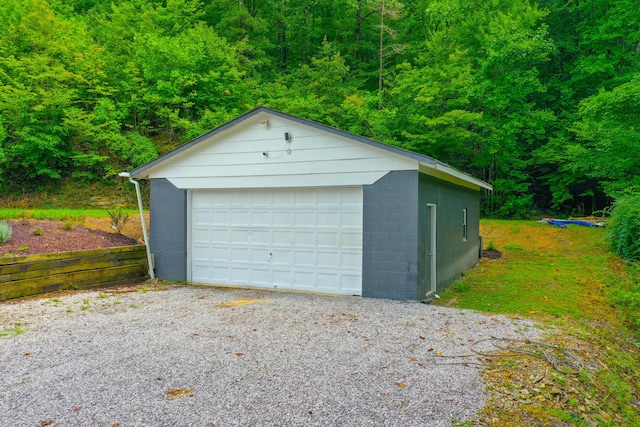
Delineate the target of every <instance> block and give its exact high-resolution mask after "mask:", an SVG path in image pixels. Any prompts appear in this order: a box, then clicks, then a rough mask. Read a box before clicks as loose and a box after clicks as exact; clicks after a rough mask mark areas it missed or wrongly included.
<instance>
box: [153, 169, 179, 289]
mask: <svg viewBox="0 0 640 427" xmlns="http://www.w3.org/2000/svg"><path fill="white" fill-rule="evenodd" d="M150 212H151V214H150V217H151V218H150V220H151V221H150V226H151V227H150V228H151V236H150V240H149V247H150V248H151V252H152V253H153V256H154V259H155V267H156V268H155V272H156V275H157V276H158V278H160V279H163V280H187V191H186V190H181V189H178V188H176V187H175V186H174V185H173V184H172V183H170V182H169V181H168V180H166V179H164V178H154V179H151V203H150Z"/></svg>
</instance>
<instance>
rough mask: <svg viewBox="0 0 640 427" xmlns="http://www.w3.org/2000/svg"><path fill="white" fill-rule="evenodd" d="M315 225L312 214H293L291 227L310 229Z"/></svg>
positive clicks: (313, 214)
mask: <svg viewBox="0 0 640 427" xmlns="http://www.w3.org/2000/svg"><path fill="white" fill-rule="evenodd" d="M315 223H316V218H315V213H314V212H305V211H303V212H295V213H294V217H293V226H294V227H301V228H309V227H312V226H313V225H314V224H315Z"/></svg>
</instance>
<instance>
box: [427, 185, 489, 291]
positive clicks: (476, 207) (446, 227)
mask: <svg viewBox="0 0 640 427" xmlns="http://www.w3.org/2000/svg"><path fill="white" fill-rule="evenodd" d="M419 181H420V191H419V194H420V197H419V199H420V208H419V211H420V213H419V218H420V225H419V228H420V238H419V255H418V256H419V258H420V260H421V262H420V269H419V281H418V283H419V286H418V299H419V300H420V299H422V298H424V296H425V294H426V293H427V292H428V291H429V290H430V289H431V286H430V283H429V281H430V271H429V269H430V264H429V262H428V242H429V231H430V212H429V209H428V208H427V203H435V204H437V205H438V207H437V228H438V229H437V234H436V240H437V243H436V244H437V258H436V262H437V275H436V277H437V285H436V286H437V289H438V290H442V289H443V288H445V287H447V286H448V285H449V284H451V283H452V282H453V281H454V280H456V279H457V278H458V277H460V275H461V274H462V273H463V272H465V271H467V270H468V269H470V268H471V267H473V266H474V265H476V264H477V262H478V250H479V247H478V246H479V233H480V230H479V226H480V192H479V191H478V190H472V189H469V188H466V187H461V186H458V185H454V184H451V183H449V182H446V181H443V180H440V179H437V178H434V177H431V176H427V175H424V174H421V175H420V180H419ZM465 208H466V209H467V239H466V240H464V239H463V209H465Z"/></svg>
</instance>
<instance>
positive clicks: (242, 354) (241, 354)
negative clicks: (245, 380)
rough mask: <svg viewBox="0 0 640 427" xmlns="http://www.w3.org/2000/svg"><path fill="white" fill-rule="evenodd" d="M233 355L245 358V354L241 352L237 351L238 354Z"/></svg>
mask: <svg viewBox="0 0 640 427" xmlns="http://www.w3.org/2000/svg"><path fill="white" fill-rule="evenodd" d="M233 354H235V355H236V356H244V353H241V352H239V351H237V352H235V353H233Z"/></svg>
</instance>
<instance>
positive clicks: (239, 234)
mask: <svg viewBox="0 0 640 427" xmlns="http://www.w3.org/2000/svg"><path fill="white" fill-rule="evenodd" d="M249 239H250V234H249V230H247V229H232V230H231V240H230V241H231V242H234V243H239V244H245V245H248V244H249Z"/></svg>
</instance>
